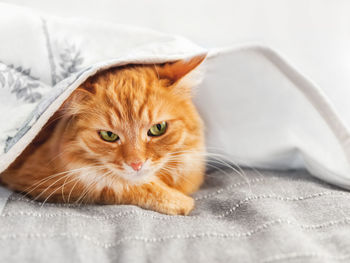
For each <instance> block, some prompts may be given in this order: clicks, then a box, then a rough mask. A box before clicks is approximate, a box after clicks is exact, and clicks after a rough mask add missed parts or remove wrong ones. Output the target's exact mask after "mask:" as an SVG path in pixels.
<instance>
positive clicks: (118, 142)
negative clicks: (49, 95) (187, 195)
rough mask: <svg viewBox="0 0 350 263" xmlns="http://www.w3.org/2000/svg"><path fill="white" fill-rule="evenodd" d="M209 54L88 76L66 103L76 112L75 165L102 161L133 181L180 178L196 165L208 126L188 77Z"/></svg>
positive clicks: (71, 146)
mask: <svg viewBox="0 0 350 263" xmlns="http://www.w3.org/2000/svg"><path fill="white" fill-rule="evenodd" d="M203 59H204V56H199V57H195V58H193V59H190V60H188V61H178V62H174V63H166V64H163V65H132V66H125V67H119V68H116V69H110V70H107V71H103V72H101V73H98V74H97V75H95V76H94V77H91V78H90V79H88V80H87V81H86V82H85V83H84V84H83V85H81V86H80V87H79V88H78V89H77V90H76V91H75V92H74V93H73V94H72V95H71V97H70V98H69V100H68V101H67V103H66V104H65V107H64V108H63V110H64V112H65V114H66V115H67V116H69V117H70V120H69V122H68V125H67V127H66V128H65V129H64V135H63V136H62V138H63V139H62V141H61V149H62V152H63V154H62V158H63V161H64V162H66V163H68V164H69V166H70V167H71V168H76V167H81V166H89V165H90V166H94V165H96V167H98V169H99V168H100V169H103V171H104V175H108V176H116V177H120V178H122V179H123V180H126V181H127V182H130V183H143V182H147V181H149V180H152V178H153V177H154V176H157V175H158V176H160V175H161V176H164V175H166V176H170V177H174V175H173V174H172V172H173V173H174V174H176V173H177V172H179V170H177V172H176V169H186V167H187V166H190V165H193V163H191V160H190V159H191V156H195V155H196V153H197V152H198V151H202V150H203V143H204V142H203V131H202V130H203V127H202V121H201V119H200V117H199V115H198V113H197V111H196V109H195V107H194V105H193V103H192V100H191V84H189V82H188V81H183V80H184V79H185V78H184V77H185V76H187V75H188V73H190V72H191V71H192V70H193V69H194V68H196V67H197V66H198V65H199V64H200V63H201V62H202V61H203ZM64 151H65V152H64ZM101 166H102V167H104V168H101ZM105 168H107V172H106V170H105ZM98 169H97V170H98ZM174 169H175V170H174ZM171 179H172V180H175V179H176V178H171Z"/></svg>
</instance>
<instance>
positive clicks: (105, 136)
mask: <svg viewBox="0 0 350 263" xmlns="http://www.w3.org/2000/svg"><path fill="white" fill-rule="evenodd" d="M98 133H99V134H100V136H101V138H102V140H104V141H106V142H115V141H117V140H118V139H119V136H118V135H117V134H115V133H113V132H111V131H99V132H98Z"/></svg>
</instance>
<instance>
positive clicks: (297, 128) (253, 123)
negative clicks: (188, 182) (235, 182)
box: [0, 4, 350, 188]
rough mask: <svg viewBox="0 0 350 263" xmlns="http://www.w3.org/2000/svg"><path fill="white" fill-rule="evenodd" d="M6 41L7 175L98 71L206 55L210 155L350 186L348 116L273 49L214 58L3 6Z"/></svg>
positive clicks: (245, 48) (0, 85)
mask: <svg viewBox="0 0 350 263" xmlns="http://www.w3.org/2000/svg"><path fill="white" fill-rule="evenodd" d="M0 35H1V42H0V112H1V114H0V123H1V125H0V172H1V171H3V170H4V169H6V168H7V167H8V166H9V165H10V164H11V162H13V161H14V160H15V158H16V157H17V156H18V155H19V154H20V153H21V152H22V151H23V150H24V148H25V147H26V146H27V145H28V144H29V143H30V142H31V140H32V139H33V138H34V137H35V136H36V134H37V133H38V132H39V131H40V129H41V128H42V127H43V125H44V124H45V123H46V122H47V120H48V119H49V118H50V117H51V116H52V115H53V114H54V112H55V111H56V110H57V109H58V108H59V107H60V105H61V104H62V103H63V101H64V100H65V99H66V98H68V96H69V95H70V94H71V92H72V91H73V90H74V89H75V88H76V87H78V86H79V85H80V84H81V83H82V82H83V81H84V80H86V79H87V78H88V77H89V76H91V75H93V74H94V73H96V71H98V70H101V69H105V68H108V67H111V66H118V65H124V64H127V63H162V62H167V61H175V60H178V59H186V58H190V57H192V56H195V55H198V54H203V53H206V52H208V57H207V59H206V61H205V62H204V65H203V66H204V68H206V73H205V77H204V80H203V83H202V84H201V85H200V87H199V89H198V90H197V93H196V95H195V98H194V99H195V102H196V104H197V106H198V108H199V110H200V112H201V114H202V116H203V119H204V120H205V123H206V133H207V145H208V150H209V151H211V152H213V151H217V152H221V153H224V154H225V155H227V156H228V158H229V159H230V160H231V161H232V162H235V163H238V164H240V165H248V166H254V167H263V168H273V169H277V168H278V169H290V168H306V169H308V170H309V171H310V172H311V173H312V174H313V175H315V176H317V177H319V178H322V179H324V180H326V181H328V182H331V183H334V184H337V185H339V186H342V187H346V188H350V166H349V157H350V153H349V151H350V149H349V138H350V137H349V136H350V132H349V130H348V129H347V127H346V126H345V124H344V122H343V121H342V117H344V116H345V115H344V114H348V113H347V112H343V115H339V114H338V113H336V112H335V110H334V108H333V107H332V105H331V103H330V102H329V100H328V99H327V97H326V96H325V95H324V93H323V92H322V89H320V88H319V87H317V86H316V85H315V84H314V83H312V81H310V80H309V79H307V78H306V77H304V76H303V75H302V74H301V73H299V72H298V71H297V70H296V69H295V68H294V67H292V66H291V65H290V64H289V63H288V62H286V60H285V59H283V58H282V57H281V56H280V55H279V54H278V53H276V52H275V51H273V50H271V49H269V48H267V47H263V46H258V45H256V46H254V45H242V46H237V47H232V48H229V49H217V50H208V51H207V50H205V49H203V48H202V47H199V46H197V45H195V44H193V43H191V42H190V41H188V40H186V39H184V38H181V37H176V36H169V35H164V34H161V33H157V32H154V31H152V30H146V29H138V28H133V27H128V26H124V25H123V26H121V25H113V24H103V23H97V22H93V21H88V20H78V19H62V18H57V17H50V16H46V15H43V14H39V13H35V12H33V11H32V10H27V9H22V8H18V7H13V6H11V5H5V4H0ZM349 114H350V111H349Z"/></svg>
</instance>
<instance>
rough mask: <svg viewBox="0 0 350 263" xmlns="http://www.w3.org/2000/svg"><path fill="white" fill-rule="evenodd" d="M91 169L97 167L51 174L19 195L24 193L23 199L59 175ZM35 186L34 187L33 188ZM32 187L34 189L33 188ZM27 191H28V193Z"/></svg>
mask: <svg viewBox="0 0 350 263" xmlns="http://www.w3.org/2000/svg"><path fill="white" fill-rule="evenodd" d="M92 167H98V166H88V167H81V168H77V169H72V170H68V171H64V172H60V173H56V174H53V175H50V176H48V177H45V178H44V179H42V180H40V181H38V182H37V183H36V184H34V185H31V186H29V187H28V188H26V189H24V190H23V191H22V192H21V193H22V194H23V193H25V194H24V197H26V196H27V195H28V194H30V193H31V192H33V191H34V190H35V189H37V188H38V187H39V186H40V185H42V184H44V183H46V182H47V181H49V180H51V179H53V178H55V177H58V176H61V175H65V174H67V173H70V172H77V171H80V170H84V169H89V168H92ZM34 186H35V187H34ZM33 187H34V188H33ZM28 190H30V191H29V192H28Z"/></svg>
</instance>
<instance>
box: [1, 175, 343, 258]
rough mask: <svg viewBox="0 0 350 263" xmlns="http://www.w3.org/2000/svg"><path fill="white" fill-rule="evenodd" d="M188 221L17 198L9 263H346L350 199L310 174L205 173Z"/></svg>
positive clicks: (5, 228) (6, 232) (6, 247)
mask: <svg viewBox="0 0 350 263" xmlns="http://www.w3.org/2000/svg"><path fill="white" fill-rule="evenodd" d="M194 197H195V199H196V204H197V206H196V208H195V210H194V211H193V212H192V214H191V215H189V216H167V215H162V214H158V213H156V212H152V211H147V210H143V209H141V208H138V207H135V206H126V205H124V206H123V205H120V206H113V205H111V206H97V205H91V206H69V205H63V204H49V203H46V204H44V205H42V204H41V203H38V202H34V201H32V200H30V199H27V198H23V196H21V195H18V194H13V195H11V196H10V198H9V200H8V203H7V205H6V207H5V209H4V211H3V213H2V215H1V216H0V248H1V249H0V251H1V253H0V261H2V262H8V263H12V262H38V263H40V262H52V263H56V262H57V263H58V262H85V263H90V262H91V263H93V262H100V263H104V262H121V263H123V262H127V263H132V262H155V263H158V262H160V263H162V262H223V263H224V262H243V263H248V262H251V263H279V262H310V263H316V262H317V263H328V262H348V261H349V259H350V250H349V247H350V239H349V236H350V228H349V223H350V202H349V198H350V193H348V192H347V191H344V190H342V189H339V188H336V187H333V186H331V185H328V184H326V183H323V182H322V181H320V180H318V179H315V178H313V177H312V176H310V174H309V173H307V172H304V171H288V172H278V171H277V172H276V171H261V170H260V171H254V170H245V171H244V176H239V175H237V174H236V173H235V172H233V171H230V170H224V172H222V171H211V172H208V173H207V178H206V182H205V184H204V185H203V187H202V189H201V190H200V191H199V192H198V193H196V194H195V196H194Z"/></svg>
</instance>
